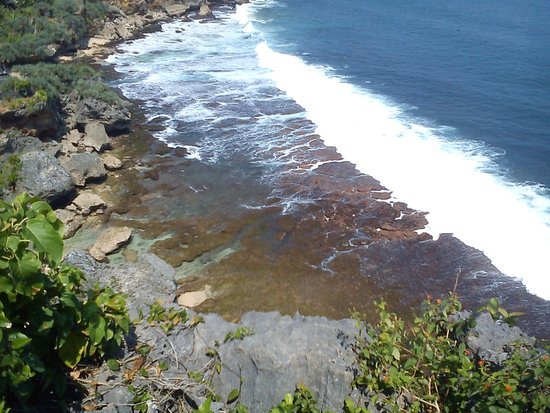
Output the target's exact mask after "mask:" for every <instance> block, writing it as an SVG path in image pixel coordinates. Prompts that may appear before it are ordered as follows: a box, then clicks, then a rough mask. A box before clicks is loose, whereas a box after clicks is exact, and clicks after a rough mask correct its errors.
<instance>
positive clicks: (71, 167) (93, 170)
mask: <svg viewBox="0 0 550 413" xmlns="http://www.w3.org/2000/svg"><path fill="white" fill-rule="evenodd" d="M61 163H62V165H63V166H64V167H65V168H66V169H67V170H68V171H69V172H70V174H71V177H72V179H73V180H74V183H75V185H76V186H84V185H85V184H86V182H88V181H90V180H97V179H103V178H105V176H106V175H107V171H106V170H105V167H104V166H103V160H102V159H101V157H100V156H99V155H98V154H96V153H75V154H72V155H71V156H70V157H67V158H63V159H62V160H61Z"/></svg>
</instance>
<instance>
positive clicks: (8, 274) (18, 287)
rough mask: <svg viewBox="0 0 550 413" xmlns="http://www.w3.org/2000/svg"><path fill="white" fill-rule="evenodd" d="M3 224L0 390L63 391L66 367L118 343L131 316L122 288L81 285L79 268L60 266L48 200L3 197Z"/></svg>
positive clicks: (18, 395) (13, 401)
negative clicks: (116, 289)
mask: <svg viewBox="0 0 550 413" xmlns="http://www.w3.org/2000/svg"><path fill="white" fill-rule="evenodd" d="M0 227H1V230H0V255H1V259H0V394H3V395H9V396H7V397H8V398H7V399H6V400H5V402H7V406H12V407H13V406H19V405H22V406H25V405H26V404H28V403H31V402H32V401H33V397H40V395H44V394H48V392H49V391H50V389H52V388H53V390H55V392H56V393H57V394H58V396H61V395H63V394H64V392H65V389H66V386H67V379H66V372H67V369H71V368H74V367H75V366H76V365H77V364H78V363H79V362H80V361H81V360H82V359H84V358H89V357H100V356H103V355H104V354H105V353H107V352H108V351H110V350H111V349H113V348H116V347H118V346H120V345H121V344H122V340H123V335H124V334H126V333H128V331H129V328H130V321H129V318H128V315H127V310H126V305H125V300H124V298H123V297H122V296H121V295H118V294H115V293H113V291H112V290H111V289H109V288H107V289H101V288H98V287H94V288H91V289H89V290H87V291H83V289H82V282H83V275H82V273H81V272H80V270H77V269H75V268H71V267H69V266H65V265H61V256H62V252H63V241H62V235H63V225H62V223H61V221H59V219H57V217H56V215H55V213H54V212H53V211H52V209H51V208H50V206H49V205H48V204H47V203H46V202H44V201H40V200H38V199H35V198H31V197H29V195H27V194H21V195H18V196H17V197H16V198H15V200H14V201H13V203H6V202H5V201H2V200H0Z"/></svg>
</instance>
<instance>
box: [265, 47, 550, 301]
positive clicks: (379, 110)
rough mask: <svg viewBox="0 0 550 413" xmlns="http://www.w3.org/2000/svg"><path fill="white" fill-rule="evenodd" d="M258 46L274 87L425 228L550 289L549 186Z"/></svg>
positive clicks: (534, 287) (321, 71)
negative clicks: (524, 179)
mask: <svg viewBox="0 0 550 413" xmlns="http://www.w3.org/2000/svg"><path fill="white" fill-rule="evenodd" d="M256 52H257V56H258V59H259V62H260V65H261V66H262V67H264V68H268V69H270V70H271V71H272V78H273V80H274V81H275V82H276V84H277V85H278V87H279V88H281V89H282V90H283V91H285V92H286V93H288V95H289V96H290V97H292V98H293V99H294V100H295V101H296V102H297V103H298V104H300V105H301V106H302V107H304V108H305V109H306V111H307V116H308V117H309V119H311V120H312V121H313V122H314V123H315V124H316V125H317V133H319V135H320V136H321V137H322V139H323V140H324V142H325V143H326V144H328V145H334V146H336V147H337V148H338V150H339V152H340V153H341V154H342V156H344V158H345V159H347V160H349V161H351V162H353V163H355V164H356V165H357V167H358V168H359V169H360V170H361V171H363V172H365V173H368V174H370V175H372V176H374V177H375V178H376V179H379V180H380V181H381V182H382V184H383V185H385V186H386V187H388V188H390V189H391V190H392V191H393V192H394V193H393V195H394V197H395V198H397V199H399V200H402V201H405V202H407V203H408V204H409V205H410V206H411V207H413V208H416V209H419V210H424V211H428V212H429V215H428V219H429V222H430V226H429V228H428V230H429V232H430V233H432V234H433V235H434V236H436V237H437V236H439V234H441V233H453V234H454V235H455V236H457V237H458V238H459V239H461V240H462V241H464V242H465V243H466V244H468V245H471V246H473V247H475V248H478V249H480V250H482V251H483V252H484V253H485V254H486V255H487V256H488V257H489V258H490V259H491V260H492V262H493V263H494V264H495V265H496V266H497V267H498V268H499V269H500V270H501V271H503V272H504V273H506V274H507V275H509V276H513V277H517V278H520V279H521V280H522V281H523V282H524V283H525V285H526V286H527V288H528V289H529V290H530V291H531V292H532V293H534V294H536V295H538V296H540V297H543V298H545V299H550V279H549V276H548V272H549V269H550V255H549V254H548V251H550V198H549V193H548V190H546V189H544V188H542V187H540V186H537V185H529V184H513V183H511V182H509V181H508V180H506V179H505V178H504V177H503V176H502V175H501V174H500V173H499V171H498V168H496V166H495V164H494V162H493V161H492V160H491V157H490V156H488V151H487V150H486V149H484V148H483V147H482V146H480V145H479V144H475V143H472V142H456V141H454V142H453V141H449V140H447V139H446V138H445V136H444V135H445V131H448V130H449V128H433V127H427V126H424V125H422V123H421V120H418V119H413V118H411V117H409V116H408V115H407V113H406V112H405V111H404V109H402V108H401V107H400V106H399V105H397V104H394V103H392V102H390V101H389V100H388V99H386V98H384V97H382V96H379V95H375V94H372V93H369V92H368V91H367V90H364V89H361V88H358V87H356V86H354V85H351V84H349V83H347V82H345V81H344V80H343V79H341V78H338V77H336V76H334V75H332V74H330V73H327V70H326V69H325V68H320V67H315V66H312V65H308V64H306V63H305V62H304V61H303V60H301V59H300V58H298V57H295V56H291V55H286V54H282V53H277V52H275V51H273V50H272V49H270V48H269V46H268V45H267V44H266V43H265V42H264V43H261V44H259V45H258V46H257V49H256Z"/></svg>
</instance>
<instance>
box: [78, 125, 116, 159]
mask: <svg viewBox="0 0 550 413" xmlns="http://www.w3.org/2000/svg"><path fill="white" fill-rule="evenodd" d="M84 132H85V135H84V139H82V144H83V145H84V146H86V147H91V148H94V150H95V151H97V152H103V151H104V150H105V149H109V148H110V147H111V140H110V139H109V136H107V132H105V126H104V125H103V124H101V123H97V122H92V123H88V124H87V125H86V127H85V129H84Z"/></svg>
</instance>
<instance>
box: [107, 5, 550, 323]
mask: <svg viewBox="0 0 550 413" xmlns="http://www.w3.org/2000/svg"><path fill="white" fill-rule="evenodd" d="M215 14H216V17H217V19H216V20H214V21H210V22H200V21H198V20H195V21H192V22H177V21H176V22H171V23H166V24H164V25H163V28H162V31H160V32H157V33H152V34H147V35H146V36H145V37H144V38H142V39H138V40H135V41H132V42H128V43H126V44H123V45H121V46H120V47H119V50H118V52H117V53H116V54H114V55H112V56H111V57H110V58H109V59H108V62H109V63H111V64H113V65H114V66H113V67H114V69H115V70H116V71H118V72H120V73H121V74H122V77H121V79H120V80H118V81H117V82H116V84H117V85H118V87H119V88H120V89H121V91H122V92H123V93H124V94H125V95H126V96H128V97H130V98H133V99H139V100H141V101H142V106H143V108H144V109H145V112H146V114H147V118H148V120H149V122H151V123H153V124H158V125H160V126H162V130H160V131H158V132H156V134H155V136H156V137H157V138H158V139H159V140H161V141H163V142H166V143H167V144H168V145H170V146H172V147H184V148H185V149H186V151H187V153H188V155H187V157H186V159H187V161H189V160H191V161H192V162H190V163H185V165H183V166H182V165H179V164H178V162H179V161H173V162H172V163H170V165H171V166H170V167H165V169H164V170H163V172H162V173H161V178H160V182H161V183H164V184H166V185H168V184H169V185H170V188H171V190H170V191H165V190H164V191H161V190H160V189H158V188H159V187H160V186H159V185H160V184H158V182H159V181H156V182H157V183H156V184H154V183H151V184H150V185H149V187H148V190H149V191H153V192H154V191H155V190H157V191H158V194H159V195H158V198H155V196H152V195H149V197H148V198H147V199H146V200H145V201H143V202H142V205H143V204H146V205H147V212H146V213H145V216H146V218H147V219H149V220H152V221H154V220H158V221H159V222H160V221H167V220H172V221H173V222H178V223H180V224H181V222H182V221H181V220H182V219H187V220H195V222H201V223H202V222H207V223H204V225H198V226H201V227H204V228H203V233H209V234H215V235H217V236H218V238H217V239H218V241H219V242H210V243H208V242H206V241H205V242H203V243H202V244H204V245H207V244H208V246H207V247H206V246H205V247H204V250H202V251H201V252H200V253H197V254H194V255H193V254H191V256H185V257H183V255H182V257H183V258H181V259H180V260H179V261H178V260H176V261H175V262H174V263H175V264H178V265H180V272H181V275H182V278H186V277H188V278H189V279H190V280H193V281H192V282H191V284H190V286H191V285H192V286H193V287H197V286H201V287H204V285H206V284H208V286H209V288H213V290H214V292H215V295H217V300H212V301H217V302H218V304H209V305H206V306H205V309H207V310H209V309H211V310H216V311H219V312H222V313H223V312H224V311H230V310H229V308H230V307H231V304H230V303H231V302H233V303H235V300H237V301H238V302H239V303H240V304H241V305H242V310H243V311H244V310H250V309H257V310H270V309H278V310H280V311H283V312H289V313H290V312H293V311H301V312H302V313H312V314H324V315H329V316H334V317H336V316H342V315H345V311H349V309H350V308H357V307H361V304H360V303H361V301H365V300H367V301H370V300H368V299H370V298H372V299H379V298H381V297H384V298H386V299H390V300H392V299H393V300H394V301H396V302H401V303H402V304H403V307H406V306H407V305H412V304H413V303H414V302H417V301H418V300H419V299H420V298H421V296H423V295H425V294H426V293H429V292H430V289H435V290H436V291H438V292H444V291H448V290H450V289H452V288H453V285H452V284H453V282H450V281H449V280H451V279H453V280H454V279H455V278H456V277H457V275H458V276H459V277H460V279H459V280H458V287H459V288H458V291H459V293H460V294H461V295H465V297H466V301H467V302H469V303H470V304H471V305H477V304H480V302H481V301H482V300H483V299H486V298H488V297H490V296H498V297H499V298H500V299H501V301H503V302H505V303H506V304H510V305H512V306H515V307H517V308H519V309H526V308H530V309H531V310H532V311H533V312H534V318H539V319H540V317H541V316H548V310H549V306H548V301H544V300H540V298H543V299H545V300H548V299H550V277H549V272H550V270H549V269H550V254H548V251H550V190H549V187H550V162H549V160H550V70H548V69H550V47H549V46H550V26H549V25H548V24H547V22H546V16H549V15H550V3H548V2H545V1H526V2H521V3H519V2H515V1H511V0H504V1H498V2H497V1H491V0H488V1H484V2H478V1H473V0H466V1H462V2H438V1H435V0H416V1H404V0H396V1H392V2H374V1H366V0H365V1H352V0H343V1H339V2H337V3H336V2H328V1H326V0H316V1H310V0H301V1H298V0H285V1H281V0H257V1H254V2H252V3H251V4H246V5H243V6H238V7H237V10H236V12H235V11H233V10H231V9H229V8H227V9H224V8H222V9H219V10H216V11H215ZM176 164H177V167H176V166H175V165H176ZM177 168H179V169H177ZM174 171H176V172H174ZM364 174H366V175H368V176H369V178H366V175H364ZM163 176H164V178H163ZM370 177H373V178H374V180H372V179H371V178H370ZM369 179H370V180H369ZM375 180H376V181H375ZM377 181H379V183H380V184H378V182H377ZM358 182H360V183H358ZM155 185H157V186H155ZM154 188H157V189H154ZM386 188H387V189H386ZM367 192H369V193H370V195H369V196H368V198H369V199H374V198H377V200H378V201H377V203H376V207H373V206H372V205H374V204H371V203H366V201H365V199H363V198H360V196H359V195H358V193H359V194H361V193H367ZM373 194H378V195H377V196H373ZM365 197H366V195H365ZM160 198H162V199H160ZM369 202H370V201H369ZM404 203H406V204H407V205H408V207H410V208H412V209H414V210H416V211H423V212H426V213H427V215H426V219H427V221H428V223H427V226H426V228H424V229H422V228H419V227H418V222H419V221H418V214H416V213H414V212H411V210H409V209H407V208H406V206H405V207H403V205H404ZM380 205H381V206H380ZM387 208H394V210H395V208H397V213H396V212H395V211H394V210H392V212H388V211H389V210H388V209H387ZM159 211H160V212H159ZM381 211H382V212H381ZM378 213H381V214H382V215H383V214H396V215H395V216H393V218H392V220H393V221H392V223H390V224H388V223H384V224H382V223H380V222H378V221H377V220H378V218H377V217H376V214H378ZM411 214H412V215H411ZM138 215H139V214H138V213H137V212H135V214H134V218H136V217H137V216H138ZM129 216H130V217H132V212H130V214H129ZM360 216H361V217H362V218H361V219H359V217H360ZM404 216H405V217H406V218H407V219H408V218H410V217H411V216H414V217H416V218H415V219H416V220H415V219H412V220H411V221H410V222H413V221H414V222H413V224H414V225H413V224H410V222H409V224H407V225H409V226H407V227H406V228H405V227H404V226H403V225H404V224H402V223H398V221H399V220H402V219H403V217H404ZM205 217H208V219H207V220H206V221H205V219H206V218H205ZM141 218H143V216H140V219H141ZM136 219H137V218H136ZM325 221H326V222H325ZM396 223H397V224H399V225H401V227H399V236H397V235H395V234H397V232H396V231H395V225H397V224H396ZM394 224H395V225H394ZM178 225H179V224H178ZM181 225H182V226H185V225H186V224H181ZM411 225H412V226H411ZM196 226H197V225H196ZM220 226H223V227H224V229H223V230H220V229H219V228H220ZM176 227H177V225H172V226H171V227H170V231H171V232H170V231H168V232H169V233H170V235H168V237H171V238H172V239H179V240H180V241H179V243H177V245H178V248H181V249H182V250H185V251H186V253H188V252H189V245H191V244H192V241H189V240H188V239H185V240H184V239H183V238H185V236H184V235H182V233H178V231H177V230H175V229H174V228H176ZM403 228H405V230H404V229H403ZM377 231H378V232H377ZM424 231H425V232H427V233H429V234H430V235H431V236H432V237H433V240H429V239H427V238H425V237H418V238H415V236H416V235H415V234H421V233H422V232H424ZM199 232H200V231H198V230H197V232H196V234H195V235H196V237H195V238H200V237H201V236H202V235H197V234H199ZM188 233H189V231H188V230H187V232H186V234H188ZM227 234H229V235H227ZM379 234H389V235H387V236H381V235H380V236H379ZM448 234H453V235H454V236H451V235H448ZM157 236H158V234H157ZM144 237H147V235H146V234H144ZM164 237H165V238H166V235H164ZM165 238H163V239H160V238H159V239H158V240H157V241H156V242H158V243H159V244H158V245H159V246H161V245H165V244H162V242H164V241H165ZM203 238H204V237H203ZM201 239H202V238H201ZM205 239H206V238H205ZM462 243H464V244H465V245H463V244H462ZM150 244H151V243H148V245H150ZM202 244H201V245H202ZM171 245H174V244H173V243H172V244H171ZM467 246H468V247H467ZM470 247H471V248H470ZM159 250H160V248H159ZM182 254H183V253H182ZM239 256H240V257H239ZM489 260H490V261H489ZM495 267H496V268H495ZM518 281H519V282H518ZM247 283H249V284H247ZM236 285H237V286H238V287H235V286H236ZM247 285H248V287H247ZM523 286H525V287H526V289H527V291H528V292H525V290H524V287H523ZM344 290H345V291H347V292H345V293H344V292H343V291H344ZM350 290H352V292H349V291H350ZM520 291H521V292H520ZM221 297H227V300H226V303H225V304H220V303H223V302H224V300H223V299H222V298H221ZM537 297H540V298H537ZM342 301H344V304H342V303H341V302H342ZM337 302H338V303H337ZM367 307H368V306H367ZM535 329H538V331H541V329H542V330H544V329H548V326H547V325H546V324H545V323H544V322H542V324H541V323H540V322H539V324H538V326H536V327H535Z"/></svg>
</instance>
